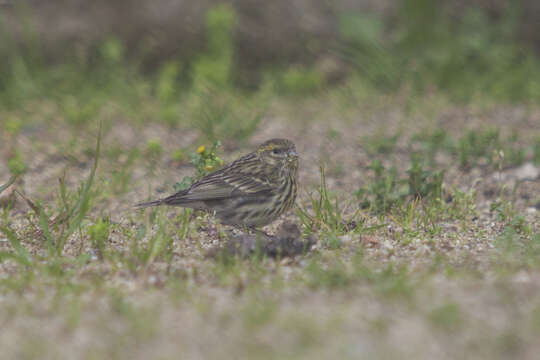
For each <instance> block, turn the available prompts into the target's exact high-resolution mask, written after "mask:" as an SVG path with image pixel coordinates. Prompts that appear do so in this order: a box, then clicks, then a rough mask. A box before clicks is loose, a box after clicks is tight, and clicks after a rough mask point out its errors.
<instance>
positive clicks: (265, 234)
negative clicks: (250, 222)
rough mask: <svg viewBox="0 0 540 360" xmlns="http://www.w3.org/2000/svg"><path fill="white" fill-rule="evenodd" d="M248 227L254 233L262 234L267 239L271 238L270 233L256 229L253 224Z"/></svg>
mask: <svg viewBox="0 0 540 360" xmlns="http://www.w3.org/2000/svg"><path fill="white" fill-rule="evenodd" d="M249 229H250V230H251V231H253V232H254V233H255V234H256V235H262V236H264V237H265V238H267V239H271V238H272V235H269V234H267V233H265V232H264V231H262V230H259V229H257V228H256V227H255V226H251V227H249Z"/></svg>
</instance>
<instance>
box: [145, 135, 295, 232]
mask: <svg viewBox="0 0 540 360" xmlns="http://www.w3.org/2000/svg"><path fill="white" fill-rule="evenodd" d="M297 173H298V155H297V153H296V146H295V145H294V143H293V142H292V141H290V140H287V139H279V138H276V139H270V140H267V141H265V142H263V143H262V144H260V145H259V146H258V148H257V149H256V150H255V151H253V152H251V153H249V154H247V155H244V156H242V157H240V158H239V159H237V160H235V161H233V162H232V163H230V164H229V165H227V166H225V167H223V168H221V169H220V170H217V171H215V172H212V173H210V174H208V175H206V176H204V177H203V178H201V179H200V180H198V181H196V182H195V183H194V184H193V185H191V186H190V187H189V188H188V189H185V190H182V191H179V192H177V193H175V194H173V195H170V196H168V197H165V198H163V199H158V200H154V201H149V202H143V203H139V204H137V205H135V206H136V207H137V208H147V207H151V206H160V205H170V206H180V207H184V208H192V209H195V210H205V211H207V212H210V213H214V214H215V216H216V218H218V219H219V220H220V222H221V223H222V224H225V225H233V226H236V227H240V228H249V229H257V228H259V227H262V226H265V225H268V224H270V223H272V222H273V221H275V220H276V219H277V218H279V217H280V216H281V215H282V214H283V213H285V212H286V211H288V210H289V209H291V208H292V207H293V205H294V203H295V199H296V194H297Z"/></svg>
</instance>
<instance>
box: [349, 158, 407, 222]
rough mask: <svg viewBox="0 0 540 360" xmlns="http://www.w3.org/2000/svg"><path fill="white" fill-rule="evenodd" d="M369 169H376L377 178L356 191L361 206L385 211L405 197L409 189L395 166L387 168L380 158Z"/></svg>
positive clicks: (380, 211)
mask: <svg viewBox="0 0 540 360" xmlns="http://www.w3.org/2000/svg"><path fill="white" fill-rule="evenodd" d="M369 169H371V170H373V171H374V173H375V178H374V179H373V181H372V182H370V183H368V184H367V185H366V186H363V187H361V188H360V189H359V190H358V191H357V192H355V195H356V197H357V198H358V201H359V205H360V207H361V208H363V209H367V208H369V209H371V211H374V212H375V213H385V212H387V211H388V210H389V209H390V208H391V207H393V206H394V205H396V204H398V203H399V202H401V201H402V200H403V199H404V197H405V196H406V195H407V189H406V187H404V186H403V184H402V181H401V180H399V179H398V175H397V170H396V169H395V168H391V169H390V170H386V169H385V168H384V166H383V165H382V163H381V162H380V161H379V160H374V161H373V162H372V163H371V164H370V165H369Z"/></svg>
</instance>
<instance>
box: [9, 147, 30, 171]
mask: <svg viewBox="0 0 540 360" xmlns="http://www.w3.org/2000/svg"><path fill="white" fill-rule="evenodd" d="M7 165H8V169H9V171H10V172H11V174H13V176H19V175H21V174H22V173H24V172H25V171H26V165H25V163H24V161H23V159H22V156H21V153H20V152H19V151H14V152H13V154H12V155H11V156H10V157H9V159H8V164H7Z"/></svg>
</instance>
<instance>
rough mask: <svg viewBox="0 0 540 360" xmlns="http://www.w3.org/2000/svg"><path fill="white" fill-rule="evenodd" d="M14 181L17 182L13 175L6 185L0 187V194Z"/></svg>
mask: <svg viewBox="0 0 540 360" xmlns="http://www.w3.org/2000/svg"><path fill="white" fill-rule="evenodd" d="M15 180H17V176H15V175H13V176H12V177H11V178H10V179H9V180H8V182H7V183H6V184H4V185H2V186H0V194H1V193H2V192H3V191H4V190H6V189H7V188H8V187H10V186H11V184H13V183H14V182H15Z"/></svg>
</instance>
